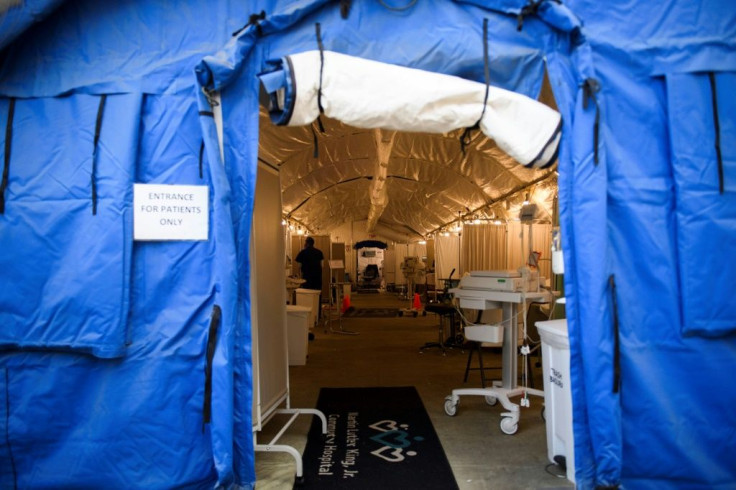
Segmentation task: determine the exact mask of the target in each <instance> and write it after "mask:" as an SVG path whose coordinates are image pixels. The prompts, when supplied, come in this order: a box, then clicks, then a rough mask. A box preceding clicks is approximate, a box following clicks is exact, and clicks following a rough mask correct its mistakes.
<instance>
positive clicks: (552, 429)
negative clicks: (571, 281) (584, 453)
mask: <svg viewBox="0 0 736 490" xmlns="http://www.w3.org/2000/svg"><path fill="white" fill-rule="evenodd" d="M536 325H537V330H539V336H540V337H541V339H542V373H543V376H544V406H545V419H546V422H547V457H548V458H549V460H550V462H552V463H554V462H555V459H554V458H555V456H564V457H565V464H566V466H567V479H568V480H570V481H571V482H573V483H575V443H574V439H573V435H572V395H571V391H570V340H569V338H568V335H567V320H564V319H562V320H551V321H546V322H537V323H536Z"/></svg>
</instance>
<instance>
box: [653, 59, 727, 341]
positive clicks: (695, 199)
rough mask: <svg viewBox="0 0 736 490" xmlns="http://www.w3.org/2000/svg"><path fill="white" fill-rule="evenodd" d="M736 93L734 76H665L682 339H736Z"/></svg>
mask: <svg viewBox="0 0 736 490" xmlns="http://www.w3.org/2000/svg"><path fill="white" fill-rule="evenodd" d="M734 90H736V73H734V72H731V73H728V72H727V73H720V72H711V73H694V74H693V73H681V74H671V75H668V76H667V102H668V117H669V126H670V140H671V141H672V150H673V155H672V158H673V162H672V168H673V170H674V173H673V175H674V180H675V192H676V196H677V198H676V205H677V214H676V218H677V241H678V260H679V271H680V284H681V285H682V289H683V291H682V314H683V320H682V322H683V325H682V329H683V333H684V334H692V333H700V334H704V335H711V336H712V335H718V334H728V333H734V332H736V308H734V306H733V305H734V301H733V294H732V289H733V287H732V286H733V283H734V278H735V277H736V260H734V259H733V257H731V256H730V255H731V253H730V252H729V251H733V250H736V98H734V97H733V93H734ZM692 141H700V142H702V143H703V144H702V145H699V146H697V147H693V146H692V144H691V142H692ZM714 247H715V248H716V250H717V249H720V250H722V252H721V253H718V252H716V251H715V250H714Z"/></svg>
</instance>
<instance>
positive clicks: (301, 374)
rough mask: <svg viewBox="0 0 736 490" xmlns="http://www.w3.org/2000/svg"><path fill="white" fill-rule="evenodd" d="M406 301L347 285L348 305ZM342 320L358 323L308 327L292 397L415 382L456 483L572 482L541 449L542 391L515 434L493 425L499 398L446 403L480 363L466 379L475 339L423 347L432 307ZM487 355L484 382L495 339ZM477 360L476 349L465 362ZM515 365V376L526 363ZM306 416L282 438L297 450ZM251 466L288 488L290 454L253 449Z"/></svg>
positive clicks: (262, 479) (272, 426)
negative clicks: (448, 407)
mask: <svg viewBox="0 0 736 490" xmlns="http://www.w3.org/2000/svg"><path fill="white" fill-rule="evenodd" d="M422 299H423V300H424V297H423V298H422ZM411 303H412V301H409V300H408V299H404V297H403V296H402V295H401V293H400V292H386V291H382V292H380V293H359V292H353V293H352V294H351V299H350V306H351V309H355V310H356V311H363V310H367V309H385V310H394V311H396V310H400V309H408V308H410V307H411ZM422 306H423V307H424V306H426V303H423V305H422ZM332 318H333V320H332V322H331V325H330V326H331V328H332V330H333V331H339V330H340V327H339V324H338V323H337V321H336V313H334V312H333V316H332ZM341 321H342V328H343V329H344V330H346V331H353V332H357V335H342V334H339V333H333V332H331V331H330V327H329V326H326V325H325V323H324V321H323V322H321V323H319V324H318V326H317V327H316V328H315V329H314V330H313V333H314V339H313V340H311V341H309V345H308V358H307V361H306V364H304V365H294V366H291V367H290V368H289V375H290V381H289V384H290V392H291V405H292V406H293V407H314V406H315V404H316V402H317V398H318V395H319V392H320V389H321V388H324V387H378V386H384V387H385V386H414V387H416V389H417V391H418V392H419V395H420V396H421V399H422V402H423V404H424V407H425V408H426V410H427V412H428V413H429V416H430V418H431V421H432V424H433V426H434V428H435V430H436V431H437V434H438V436H439V438H440V440H441V443H442V446H443V448H444V451H445V454H446V455H447V458H448V460H449V462H450V465H451V467H452V471H453V473H454V476H455V479H456V481H457V484H458V486H459V488H460V489H468V490H470V489H500V488H503V489H549V488H573V485H572V483H570V482H568V481H567V480H566V479H564V473H561V472H560V470H559V469H558V468H557V467H555V466H554V465H552V464H551V463H550V461H549V460H548V459H547V445H546V444H547V443H546V435H545V421H544V420H543V418H542V407H543V399H542V398H537V397H530V398H529V399H530V401H531V406H530V407H529V408H522V409H521V410H522V413H521V421H520V424H519V430H518V432H517V433H516V434H514V435H506V434H504V433H503V432H502V431H501V430H500V428H499V424H498V423H499V419H500V416H501V415H500V414H501V413H502V412H503V411H504V409H503V407H501V405H500V404H497V405H495V406H489V405H488V404H486V402H485V400H484V399H483V397H470V396H469V397H463V398H462V400H461V402H460V404H459V406H458V411H457V414H456V415H455V416H454V417H450V416H448V415H447V414H446V413H445V410H444V408H443V406H444V403H445V397H447V396H448V395H449V394H450V393H451V391H452V390H453V389H456V388H471V387H472V388H480V387H481V379H480V373H479V371H477V370H471V371H470V372H469V376H468V381H467V382H465V383H464V382H463V377H464V373H465V368H466V363H467V360H468V353H469V350H468V347H469V346H470V345H472V344H465V345H464V346H462V347H453V348H448V349H447V350H446V353H445V354H444V355H443V353H442V351H441V350H440V349H439V348H437V347H434V346H433V347H429V348H427V349H425V350H424V352H423V353H422V352H420V348H421V347H422V346H424V345H425V343H431V342H437V340H438V325H439V323H438V322H439V317H438V316H437V315H436V314H434V313H428V314H427V315H426V316H422V315H421V314H420V315H418V316H416V317H414V316H413V315H410V314H405V315H403V316H396V315H393V316H387V317H383V318H377V317H362V316H352V317H351V316H349V314H348V316H344V317H343V318H342V319H341ZM448 327H449V325H448V324H445V330H446V331H445V335H449V333H450V332H449V329H448ZM532 359H533V361H532V373H533V383H534V386H536V387H540V386H541V385H542V377H541V371H542V368H541V367H540V366H536V365H535V363H536V361H537V360H539V359H538V358H537V357H535V356H532ZM483 360H484V366H485V367H486V373H485V375H486V378H487V382H488V383H490V379H500V370H498V369H488V368H489V367H498V366H500V365H501V355H500V349H494V348H486V349H484V357H483ZM520 362H521V361H520ZM477 366H478V364H477V357H476V356H475V355H474V356H473V361H472V364H471V367H477ZM519 372H520V379H519V382H520V383H521V382H523V379H522V378H521V373H522V371H521V370H520V371H519ZM517 401H518V399H517ZM387 402H388V401H387ZM287 418H288V417H287V416H286V415H277V416H275V417H274V419H273V420H272V421H270V422H268V423H267V424H266V425H265V426H264V429H263V431H262V432H261V433H259V434H258V435H257V437H258V441H259V442H260V443H263V442H268V441H270V440H271V439H272V437H274V435H275V434H276V432H278V430H279V429H280V428H281V426H282V425H283V422H284V420H286V419H287ZM311 423H312V417H311V416H300V417H299V418H298V419H297V420H296V422H295V423H294V425H292V426H291V427H290V428H289V429H288V430H287V431H286V433H285V434H284V435H283V436H282V438H281V439H280V441H279V444H288V445H290V446H293V447H294V448H296V449H297V450H298V451H299V452H300V453H303V450H304V447H305V444H306V441H307V432H308V430H309V427H310V425H311ZM305 464H307V463H306V462H305ZM256 472H257V478H258V488H259V489H261V490H263V489H272V490H276V489H285V488H291V486H292V484H293V482H294V473H295V466H294V460H293V459H292V458H291V457H290V456H289V455H287V454H284V453H268V452H257V453H256ZM555 475H559V476H555ZM560 476H561V477H562V478H560ZM308 488H315V487H308ZM407 488H408V487H407Z"/></svg>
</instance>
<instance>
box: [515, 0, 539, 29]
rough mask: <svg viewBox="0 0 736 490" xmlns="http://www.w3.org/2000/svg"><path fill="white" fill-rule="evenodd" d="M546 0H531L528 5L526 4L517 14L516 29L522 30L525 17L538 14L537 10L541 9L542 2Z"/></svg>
mask: <svg viewBox="0 0 736 490" xmlns="http://www.w3.org/2000/svg"><path fill="white" fill-rule="evenodd" d="M543 1H544V0H539V1H538V2H535V1H534V0H529V3H528V4H527V5H524V6H523V7H522V8H521V10H520V11H519V13H518V14H517V15H516V30H517V31H521V29H522V27H524V17H529V16H530V15H537V11H538V10H539V6H540V5H541V4H542V2H543Z"/></svg>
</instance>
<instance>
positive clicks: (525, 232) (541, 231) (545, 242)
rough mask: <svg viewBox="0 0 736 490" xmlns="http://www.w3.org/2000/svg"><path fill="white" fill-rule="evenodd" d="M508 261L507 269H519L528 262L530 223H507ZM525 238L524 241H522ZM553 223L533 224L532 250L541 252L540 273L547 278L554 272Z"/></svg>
mask: <svg viewBox="0 0 736 490" xmlns="http://www.w3.org/2000/svg"><path fill="white" fill-rule="evenodd" d="M507 227H508V228H507V229H508V233H507V239H508V242H507V249H508V254H507V262H506V267H504V268H506V269H518V268H519V267H521V266H522V265H524V264H525V263H526V259H527V257H528V255H529V225H528V224H527V223H521V222H520V221H511V222H509V223H508V224H507ZM522 239H523V243H522ZM551 246H552V225H550V224H547V223H534V224H533V225H532V250H534V251H535V252H539V253H540V254H541V255H540V260H539V275H540V277H545V278H547V279H550V278H551V274H552V262H551V260H550V258H551V257H552V252H551V251H550V247H551Z"/></svg>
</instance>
